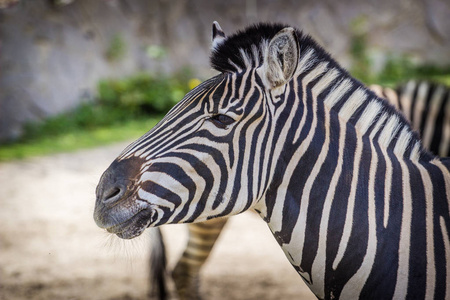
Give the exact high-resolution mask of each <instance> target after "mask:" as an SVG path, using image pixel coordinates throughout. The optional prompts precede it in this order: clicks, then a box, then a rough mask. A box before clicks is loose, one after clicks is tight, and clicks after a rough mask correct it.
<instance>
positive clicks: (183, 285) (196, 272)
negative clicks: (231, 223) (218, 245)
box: [172, 218, 228, 300]
mask: <svg viewBox="0 0 450 300" xmlns="http://www.w3.org/2000/svg"><path fill="white" fill-rule="evenodd" d="M227 221H228V219H227V218H218V219H212V220H209V221H206V222H202V223H194V224H189V225H188V229H189V237H188V243H187V246H186V249H185V250H184V252H183V255H182V256H181V258H180V260H179V261H178V263H177V265H176V266H175V268H174V270H173V272H172V278H173V280H174V283H175V287H176V290H177V292H178V296H179V297H180V300H192V299H201V297H200V290H199V287H200V269H201V267H202V266H203V264H204V263H205V261H206V259H207V258H208V256H209V254H210V253H211V250H212V248H213V246H214V244H215V242H216V240H217V238H218V237H219V235H220V233H221V232H222V228H223V226H225V224H226V223H227Z"/></svg>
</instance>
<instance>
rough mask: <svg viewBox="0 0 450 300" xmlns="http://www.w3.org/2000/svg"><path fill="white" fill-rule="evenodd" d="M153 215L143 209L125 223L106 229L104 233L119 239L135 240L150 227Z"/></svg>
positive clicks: (148, 210) (150, 211)
mask: <svg viewBox="0 0 450 300" xmlns="http://www.w3.org/2000/svg"><path fill="white" fill-rule="evenodd" d="M153 215H154V213H153V212H152V210H150V209H143V210H141V211H139V212H138V213H137V214H135V215H133V216H132V217H131V218H129V219H128V220H126V221H125V222H122V223H120V224H116V225H114V226H111V227H108V228H106V231H108V232H109V233H113V234H115V235H117V236H118V237H119V238H121V239H132V238H135V237H137V236H139V235H141V234H142V232H143V231H144V230H145V229H146V228H147V227H148V226H150V224H151V223H152V219H153V218H152V216H153Z"/></svg>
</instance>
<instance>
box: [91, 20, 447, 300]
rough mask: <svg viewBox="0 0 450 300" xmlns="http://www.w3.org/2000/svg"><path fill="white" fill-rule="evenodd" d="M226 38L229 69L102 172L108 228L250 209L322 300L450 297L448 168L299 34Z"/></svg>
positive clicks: (223, 60)
mask: <svg viewBox="0 0 450 300" xmlns="http://www.w3.org/2000/svg"><path fill="white" fill-rule="evenodd" d="M215 30H216V32H219V31H220V32H222V31H221V30H220V27H218V26H217V25H215ZM219 36H220V38H219ZM224 36H225V35H224V34H223V35H222V34H220V35H218V38H219V40H216V41H215V42H214V43H213V45H214V48H213V54H212V58H211V61H212V65H213V66H214V67H215V68H216V69H217V70H219V71H220V72H222V73H221V74H220V75H218V76H216V77H214V78H213V79H211V80H209V81H207V82H205V83H204V84H202V85H200V86H199V87H197V88H196V89H194V90H193V91H192V92H191V93H189V94H188V95H187V96H186V97H185V98H184V99H183V100H182V101H181V102H180V103H179V104H178V105H177V106H176V107H174V109H173V110H172V111H171V112H169V114H168V115H167V116H166V117H165V118H164V119H163V120H162V121H161V122H160V124H158V125H157V126H156V127H155V128H154V129H152V130H151V131H150V132H149V133H148V134H146V135H144V136H143V137H142V138H141V139H139V140H138V141H136V142H135V143H133V144H132V145H130V146H129V147H128V148H127V149H126V150H125V151H124V152H123V153H122V154H121V155H120V156H119V157H118V159H117V160H116V161H114V162H113V164H112V165H111V166H110V167H109V168H108V170H107V171H105V173H104V175H103V176H102V178H101V180H100V184H99V186H98V188H97V202H96V209H95V213H94V217H95V219H96V222H97V224H98V225H99V226H100V227H102V228H106V229H107V230H108V231H110V232H112V233H116V234H117V235H119V236H120V237H123V238H132V237H134V236H136V235H139V234H140V233H142V231H143V230H144V229H145V228H146V227H147V226H159V225H163V224H168V223H183V222H202V221H205V220H207V219H211V218H216V217H220V216H230V215H234V214H238V213H240V212H243V211H245V210H248V209H250V208H253V209H255V210H256V211H258V212H259V214H260V215H261V217H262V218H263V219H264V220H265V221H266V222H267V223H268V225H269V227H270V229H271V231H272V232H273V234H274V236H275V238H276V239H277V241H278V243H279V244H280V246H281V248H282V249H283V251H284V252H285V254H286V256H287V258H288V259H289V261H290V262H291V264H292V265H293V266H294V268H295V269H296V270H297V271H298V273H299V274H300V275H301V277H302V278H303V279H304V281H305V282H306V283H307V284H308V285H309V287H310V288H311V290H312V291H313V292H314V293H315V294H316V296H317V297H319V298H324V299H334V298H339V297H341V298H342V299H347V298H350V299H353V298H372V299H380V298H396V299H404V298H408V297H415V298H420V299H422V298H426V299H433V298H434V299H445V298H449V297H450V280H449V278H450V266H449V264H450V243H449V235H448V231H449V228H450V217H449V210H450V208H449V206H450V205H449V203H450V201H449V198H450V197H449V195H450V173H449V168H450V162H449V161H447V160H441V159H438V158H436V157H434V156H433V155H431V154H430V153H428V152H427V151H425V150H423V149H422V146H421V143H420V140H419V139H418V137H417V135H416V134H415V133H414V132H413V130H412V128H410V125H409V123H408V122H407V121H406V120H405V119H404V117H403V116H402V115H400V114H399V113H398V112H397V111H396V110H395V109H394V108H393V107H392V106H390V105H388V104H387V102H385V100H383V99H381V98H378V97H376V96H375V95H374V94H373V93H372V92H369V91H368V90H367V89H366V88H365V87H364V86H363V85H361V84H360V83H359V82H357V81H356V80H354V79H353V78H351V77H350V76H349V74H348V73H347V72H345V71H344V70H343V69H341V68H340V67H339V66H338V65H337V64H336V62H334V61H333V60H332V59H331V57H330V56H329V55H328V54H327V53H326V52H325V51H323V50H322V49H321V48H320V47H319V46H317V45H316V43H315V42H314V41H312V39H311V38H310V37H308V36H305V35H303V34H302V33H301V32H300V31H298V30H295V29H292V28H290V27H286V26H282V25H265V24H260V25H257V26H253V27H250V28H248V29H246V30H245V31H242V32H239V33H237V34H236V35H233V36H230V37H228V38H227V37H224Z"/></svg>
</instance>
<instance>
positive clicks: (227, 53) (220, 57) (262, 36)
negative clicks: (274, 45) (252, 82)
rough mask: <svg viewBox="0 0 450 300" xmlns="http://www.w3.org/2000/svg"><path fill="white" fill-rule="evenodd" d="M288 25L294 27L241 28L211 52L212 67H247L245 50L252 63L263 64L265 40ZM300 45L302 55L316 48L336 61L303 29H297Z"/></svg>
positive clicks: (230, 69) (232, 69)
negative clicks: (255, 52)
mask: <svg viewBox="0 0 450 300" xmlns="http://www.w3.org/2000/svg"><path fill="white" fill-rule="evenodd" d="M286 27H292V26H289V25H286V24H280V23H273V24H272V23H257V24H254V25H251V26H249V27H247V28H245V29H244V30H240V31H238V32H236V33H234V34H232V35H231V36H229V37H227V38H226V39H225V41H224V42H223V43H221V44H219V45H218V46H217V47H216V48H214V49H213V50H212V52H211V57H210V62H211V67H212V68H214V69H215V70H217V71H219V72H222V73H224V72H236V71H238V70H237V69H236V67H238V68H240V69H241V70H244V69H246V67H248V66H246V64H245V61H244V59H243V57H242V55H241V53H240V50H241V49H242V51H244V52H245V53H246V54H247V56H248V57H249V58H250V59H252V64H253V65H254V66H255V67H257V66H256V61H259V63H260V64H261V63H262V62H263V57H264V53H263V50H264V49H262V47H261V46H262V43H263V42H265V41H266V42H269V41H270V40H271V39H272V38H273V37H274V36H275V35H276V34H277V33H278V32H279V31H280V30H282V29H283V28H286ZM295 32H296V34H297V38H298V41H299V46H300V55H302V53H304V51H305V50H306V49H308V48H314V49H315V50H316V51H315V52H316V57H319V58H320V56H322V57H323V58H326V59H327V60H328V61H330V62H334V60H333V59H331V57H330V56H329V54H328V53H327V52H326V51H325V50H324V49H322V48H321V47H320V46H319V45H317V43H316V42H315V41H314V40H313V39H312V38H311V37H310V36H308V35H305V34H303V33H302V31H301V30H298V29H295ZM252 47H253V48H255V47H256V50H257V55H258V57H257V58H255V54H254V51H253V49H252Z"/></svg>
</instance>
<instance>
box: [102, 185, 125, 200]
mask: <svg viewBox="0 0 450 300" xmlns="http://www.w3.org/2000/svg"><path fill="white" fill-rule="evenodd" d="M124 191H125V189H124V188H121V187H118V186H113V187H111V188H109V189H108V190H106V191H105V192H104V193H103V197H102V202H103V203H105V204H112V203H115V202H116V201H118V200H120V198H122V196H123V194H124Z"/></svg>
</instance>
